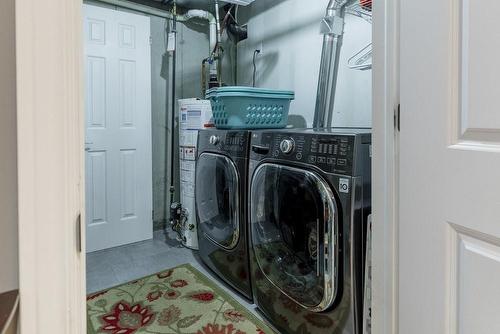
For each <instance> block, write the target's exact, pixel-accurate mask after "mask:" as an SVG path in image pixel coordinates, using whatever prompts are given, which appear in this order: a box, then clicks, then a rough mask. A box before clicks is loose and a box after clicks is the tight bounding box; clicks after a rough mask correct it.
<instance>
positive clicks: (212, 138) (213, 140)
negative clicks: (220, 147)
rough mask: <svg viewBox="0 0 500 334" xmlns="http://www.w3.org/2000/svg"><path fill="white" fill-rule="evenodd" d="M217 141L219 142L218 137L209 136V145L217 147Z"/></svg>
mask: <svg viewBox="0 0 500 334" xmlns="http://www.w3.org/2000/svg"><path fill="white" fill-rule="evenodd" d="M219 141H220V138H219V136H216V135H212V136H210V144H212V145H217V144H218V143H219Z"/></svg>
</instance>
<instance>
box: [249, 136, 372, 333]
mask: <svg viewBox="0 0 500 334" xmlns="http://www.w3.org/2000/svg"><path fill="white" fill-rule="evenodd" d="M370 151H371V134H370V130H369V129H328V130H290V131H288V130H287V131H261V132H256V133H253V134H252V139H251V153H250V161H249V177H250V179H249V180H250V181H249V208H248V210H249V227H250V248H251V273H252V287H253V297H254V302H255V303H256V304H257V306H258V308H259V310H260V311H261V312H262V314H263V315H264V316H265V317H266V318H267V319H268V320H269V321H270V322H271V323H272V325H273V326H274V327H275V328H276V329H277V330H278V331H279V332H281V333H283V334H285V333H286V334H288V333H301V334H305V333H311V334H322V333H325V334H327V333H328V334H340V333H342V334H360V333H361V330H362V318H363V290H364V289H363V287H364V284H363V281H364V261H365V260H364V257H365V240H366V225H367V217H368V215H369V214H370V210H371V204H370V203H371V158H370Z"/></svg>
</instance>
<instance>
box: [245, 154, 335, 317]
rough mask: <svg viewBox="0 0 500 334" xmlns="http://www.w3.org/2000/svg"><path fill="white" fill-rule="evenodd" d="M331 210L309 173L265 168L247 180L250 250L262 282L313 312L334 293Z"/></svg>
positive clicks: (330, 198)
mask: <svg viewBox="0 0 500 334" xmlns="http://www.w3.org/2000/svg"><path fill="white" fill-rule="evenodd" d="M336 208H337V207H336V204H335V198H334V195H333V193H332V190H331V188H330V186H329V185H328V183H327V182H326V181H325V180H324V179H323V178H321V177H320V176H319V175H318V174H316V173H313V172H311V171H307V170H303V169H298V168H293V167H288V166H283V165H277V164H270V163H265V164H262V165H261V166H260V167H258V168H257V170H256V171H255V173H254V176H253V178H252V182H251V191H250V226H251V236H252V247H253V250H254V254H255V258H256V260H257V263H258V265H259V267H260V270H261V271H262V273H263V274H264V278H263V279H267V280H269V281H270V282H271V283H272V284H273V285H274V286H276V287H277V288H278V289H279V290H281V292H282V293H284V294H285V295H287V296H288V297H289V298H291V299H292V300H294V301H295V302H296V303H298V304H299V305H301V306H303V307H305V308H306V309H308V310H311V311H315V312H321V311H324V310H326V309H328V308H329V307H330V306H331V305H332V304H333V302H334V299H335V296H336V293H337V288H336V286H337V279H336V276H337V275H338V273H337V269H336V268H337V263H338V226H337V210H336ZM256 284H259V283H258V282H256Z"/></svg>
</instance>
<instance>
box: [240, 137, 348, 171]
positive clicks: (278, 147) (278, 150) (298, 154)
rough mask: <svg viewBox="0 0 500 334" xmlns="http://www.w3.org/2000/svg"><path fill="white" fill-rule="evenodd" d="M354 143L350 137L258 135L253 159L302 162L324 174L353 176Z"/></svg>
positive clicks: (254, 144) (252, 152) (253, 141)
mask: <svg viewBox="0 0 500 334" xmlns="http://www.w3.org/2000/svg"><path fill="white" fill-rule="evenodd" d="M355 140H356V136H355V135H350V134H346V135H343V134H335V133H315V132H310V133H289V132H282V133H280V132H256V133H253V134H252V143H251V153H250V157H251V158H252V159H263V158H273V159H279V160H287V161H290V162H302V163H306V164H310V165H314V166H317V167H318V168H320V169H322V170H324V171H325V172H329V173H336V174H345V175H351V174H352V173H353V157H354V150H355Z"/></svg>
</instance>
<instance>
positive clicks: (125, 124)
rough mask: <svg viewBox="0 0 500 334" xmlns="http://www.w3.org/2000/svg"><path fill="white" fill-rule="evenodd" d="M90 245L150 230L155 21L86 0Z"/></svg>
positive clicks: (141, 237)
mask: <svg viewBox="0 0 500 334" xmlns="http://www.w3.org/2000/svg"><path fill="white" fill-rule="evenodd" d="M84 36H85V69H86V87H85V88H86V95H85V110H86V138H85V140H86V144H85V145H86V148H85V150H86V213H87V215H86V216H87V222H86V223H87V252H92V251H95V250H100V249H104V248H109V247H114V246H118V245H123V244H127V243H132V242H136V241H140V240H145V239H149V238H151V237H152V231H153V226H152V153H151V57H150V53H151V49H150V42H149V38H150V21H149V18H148V17H146V16H142V15H136V14H131V13H125V12H120V11H115V10H111V9H105V8H101V7H96V6H91V5H84Z"/></svg>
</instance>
